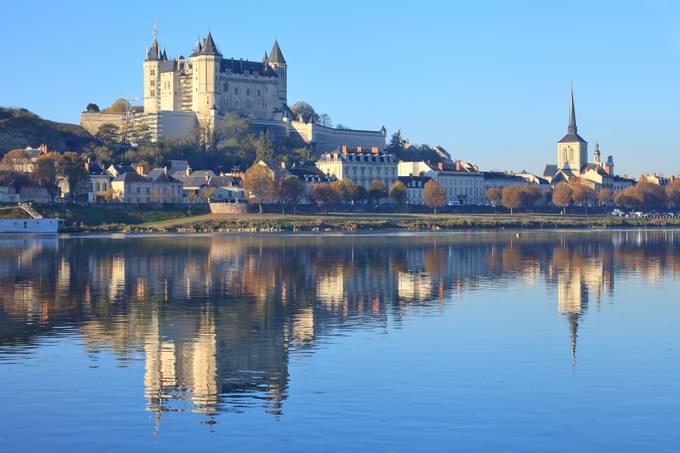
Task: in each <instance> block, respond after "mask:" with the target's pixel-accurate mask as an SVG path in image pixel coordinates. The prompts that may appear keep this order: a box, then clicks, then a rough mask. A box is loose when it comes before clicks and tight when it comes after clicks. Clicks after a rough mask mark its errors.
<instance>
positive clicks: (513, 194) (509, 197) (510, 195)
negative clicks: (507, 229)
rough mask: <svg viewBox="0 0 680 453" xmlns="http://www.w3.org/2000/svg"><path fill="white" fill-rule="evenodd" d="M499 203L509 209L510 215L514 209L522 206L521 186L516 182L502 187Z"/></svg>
mask: <svg viewBox="0 0 680 453" xmlns="http://www.w3.org/2000/svg"><path fill="white" fill-rule="evenodd" d="M501 203H503V207H504V208H506V209H509V210H510V215H512V214H513V213H514V210H515V209H519V208H521V207H522V206H523V204H524V203H523V199H522V187H521V186H519V185H516V184H513V185H511V186H506V187H504V188H503V192H502V198H501Z"/></svg>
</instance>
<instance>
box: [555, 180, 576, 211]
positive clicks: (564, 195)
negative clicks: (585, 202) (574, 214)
mask: <svg viewBox="0 0 680 453" xmlns="http://www.w3.org/2000/svg"><path fill="white" fill-rule="evenodd" d="M571 194H572V190H571V187H569V184H567V183H565V182H561V183H559V184H558V185H557V186H556V187H555V191H554V192H553V196H552V203H553V204H554V205H555V206H557V207H558V208H562V214H564V212H565V209H566V208H567V207H568V206H569V205H570V204H571V200H572V198H571Z"/></svg>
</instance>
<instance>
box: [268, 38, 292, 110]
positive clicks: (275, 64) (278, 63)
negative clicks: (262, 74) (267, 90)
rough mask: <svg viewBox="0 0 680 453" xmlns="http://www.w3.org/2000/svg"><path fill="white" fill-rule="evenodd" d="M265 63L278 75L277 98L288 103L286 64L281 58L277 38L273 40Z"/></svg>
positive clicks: (281, 54)
mask: <svg viewBox="0 0 680 453" xmlns="http://www.w3.org/2000/svg"><path fill="white" fill-rule="evenodd" d="M267 63H268V64H269V67H270V68H272V69H273V70H274V71H276V73H277V74H278V75H279V100H280V101H281V103H282V104H283V105H288V64H287V63H286V59H285V58H283V53H282V52H281V47H279V41H278V40H275V41H274V45H273V46H272V51H271V52H270V53H269V58H267Z"/></svg>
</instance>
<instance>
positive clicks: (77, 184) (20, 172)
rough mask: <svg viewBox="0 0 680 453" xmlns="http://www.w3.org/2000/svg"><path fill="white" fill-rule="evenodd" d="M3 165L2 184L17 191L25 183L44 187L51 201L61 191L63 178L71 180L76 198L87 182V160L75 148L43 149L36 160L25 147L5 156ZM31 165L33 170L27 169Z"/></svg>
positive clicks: (0, 164) (0, 179) (67, 180)
mask: <svg viewBox="0 0 680 453" xmlns="http://www.w3.org/2000/svg"><path fill="white" fill-rule="evenodd" d="M0 166H1V168H2V170H0V185H2V186H8V187H12V188H13V189H14V190H15V191H16V192H17V193H19V192H20V191H21V189H22V188H23V187H31V186H32V187H40V188H43V189H45V192H47V195H48V196H49V198H50V200H51V201H54V200H55V198H56V197H57V196H58V195H59V193H60V191H61V187H60V185H61V183H62V182H66V183H68V187H69V192H70V195H71V197H72V198H73V200H74V201H75V197H76V195H77V194H78V193H82V192H83V191H84V190H85V185H86V183H87V170H86V168H85V161H84V160H83V159H82V157H81V156H80V155H79V154H78V153H74V152H65V153H63V154H60V153H56V152H48V153H43V154H41V155H39V156H38V157H37V158H36V160H35V162H32V161H31V159H30V158H29V156H28V154H27V153H26V152H25V151H23V150H13V151H10V152H8V153H7V154H5V156H3V158H2V161H1V162H0ZM28 166H30V167H31V169H30V170H31V171H27V170H28V168H27V167H28Z"/></svg>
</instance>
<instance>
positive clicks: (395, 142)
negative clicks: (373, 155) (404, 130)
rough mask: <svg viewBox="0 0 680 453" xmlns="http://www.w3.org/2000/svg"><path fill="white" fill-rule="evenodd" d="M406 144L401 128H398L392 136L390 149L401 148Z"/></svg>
mask: <svg viewBox="0 0 680 453" xmlns="http://www.w3.org/2000/svg"><path fill="white" fill-rule="evenodd" d="M403 146H404V139H403V138H402V137H401V129H399V130H397V131H396V132H395V133H393V134H392V137H390V146H389V148H390V149H395V150H396V149H401V148H403Z"/></svg>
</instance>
